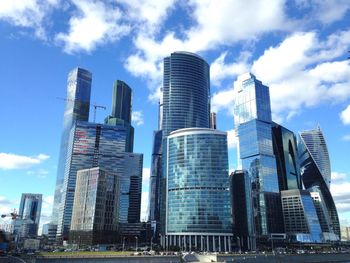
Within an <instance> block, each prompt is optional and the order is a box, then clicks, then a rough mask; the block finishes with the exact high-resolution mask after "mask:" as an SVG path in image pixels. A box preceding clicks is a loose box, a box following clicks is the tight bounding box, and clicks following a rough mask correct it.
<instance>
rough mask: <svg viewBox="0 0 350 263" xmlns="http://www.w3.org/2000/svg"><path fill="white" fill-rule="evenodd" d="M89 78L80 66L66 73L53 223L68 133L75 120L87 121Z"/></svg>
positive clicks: (59, 196) (61, 180)
mask: <svg viewBox="0 0 350 263" xmlns="http://www.w3.org/2000/svg"><path fill="white" fill-rule="evenodd" d="M91 80H92V76H91V73H90V72H89V71H87V70H85V69H82V68H75V69H73V70H72V71H71V72H69V74H68V83H67V96H66V106H65V110H64V119H63V131H62V136H61V147H60V154H59V160H58V167H57V179H56V187H55V195H54V203H53V210H52V218H51V219H52V222H53V223H55V224H57V222H58V211H59V206H60V203H61V199H62V187H63V181H64V171H65V166H66V160H67V152H68V143H69V142H68V140H69V133H70V130H71V128H72V126H73V125H74V123H75V121H77V120H80V121H88V119H89V111H90V93H91Z"/></svg>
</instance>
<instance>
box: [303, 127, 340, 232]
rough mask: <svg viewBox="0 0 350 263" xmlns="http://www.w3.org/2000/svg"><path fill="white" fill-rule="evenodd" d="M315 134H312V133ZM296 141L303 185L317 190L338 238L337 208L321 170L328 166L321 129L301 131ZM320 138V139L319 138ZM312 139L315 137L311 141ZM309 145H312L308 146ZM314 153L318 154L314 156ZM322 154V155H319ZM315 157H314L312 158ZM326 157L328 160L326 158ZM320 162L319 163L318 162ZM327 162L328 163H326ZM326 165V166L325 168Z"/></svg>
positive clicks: (311, 190) (332, 230)
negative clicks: (316, 149) (315, 149)
mask: <svg viewBox="0 0 350 263" xmlns="http://www.w3.org/2000/svg"><path fill="white" fill-rule="evenodd" d="M315 134H316V135H317V136H314V135H315ZM300 135H301V136H300V137H299V142H298V154H299V159H300V167H301V169H300V170H301V179H302V182H303V185H304V186H305V188H306V189H308V190H309V191H310V192H319V193H320V196H322V199H323V202H324V204H325V207H326V209H327V214H328V217H329V218H330V225H331V229H330V232H333V233H335V234H336V235H337V237H338V239H340V225H339V218H338V212H337V208H336V206H335V204H334V200H333V197H332V195H331V192H330V190H329V187H328V186H329V184H327V181H326V180H327V177H326V176H324V173H322V171H327V170H328V169H330V168H329V165H328V164H329V159H328V154H327V152H326V149H327V146H326V143H325V140H324V137H323V134H322V131H321V129H320V128H319V127H318V129H317V130H315V131H307V132H302V133H301V134H300ZM320 138H322V139H320ZM313 139H315V140H314V141H313ZM318 143H319V144H320V145H319V152H318V153H317V154H316V153H315V152H313V151H314V150H310V149H312V147H313V148H317V147H318V146H317V144H318ZM308 145H309V146H310V145H311V146H312V147H309V146H308ZM315 155H318V156H317V157H315ZM321 155H322V156H321ZM314 157H315V158H314ZM327 159H328V160H327ZM316 160H318V161H316ZM320 162H321V163H320ZM327 163H328V164H327ZM326 166H328V168H326Z"/></svg>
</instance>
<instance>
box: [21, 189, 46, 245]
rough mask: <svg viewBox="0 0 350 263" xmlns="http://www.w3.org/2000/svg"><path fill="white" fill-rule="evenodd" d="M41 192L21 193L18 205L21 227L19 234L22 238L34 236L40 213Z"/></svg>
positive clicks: (36, 232) (35, 235) (36, 233)
mask: <svg viewBox="0 0 350 263" xmlns="http://www.w3.org/2000/svg"><path fill="white" fill-rule="evenodd" d="M41 205H42V194H27V193H25V194H22V197H21V203H20V205H19V211H18V213H19V216H20V221H21V227H20V231H19V236H20V237H22V238H35V237H37V235H38V228H39V222H40V215H41Z"/></svg>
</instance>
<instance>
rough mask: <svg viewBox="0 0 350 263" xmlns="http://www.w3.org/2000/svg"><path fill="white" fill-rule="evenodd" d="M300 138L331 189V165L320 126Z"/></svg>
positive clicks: (302, 133)
mask: <svg viewBox="0 0 350 263" xmlns="http://www.w3.org/2000/svg"><path fill="white" fill-rule="evenodd" d="M300 136H301V138H302V139H303V142H304V144H305V146H306V148H307V150H308V152H309V153H310V155H311V157H312V159H313V160H314V162H315V163H316V165H317V167H318V169H319V171H320V173H321V175H322V177H323V179H324V181H325V183H326V185H327V187H328V188H329V186H330V184H331V163H330V161H329V155H328V149H327V144H326V140H325V138H324V136H323V133H322V130H321V127H320V126H318V127H317V128H316V129H313V130H308V131H303V132H301V133H300Z"/></svg>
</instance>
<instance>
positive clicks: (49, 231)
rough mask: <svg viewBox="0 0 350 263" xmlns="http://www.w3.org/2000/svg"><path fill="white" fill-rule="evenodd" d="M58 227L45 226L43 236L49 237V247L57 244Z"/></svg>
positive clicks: (49, 224)
mask: <svg viewBox="0 0 350 263" xmlns="http://www.w3.org/2000/svg"><path fill="white" fill-rule="evenodd" d="M56 233H57V225H56V224H53V223H48V224H44V225H43V231H42V235H44V236H46V237H47V241H48V244H49V245H53V244H55V242H56Z"/></svg>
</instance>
